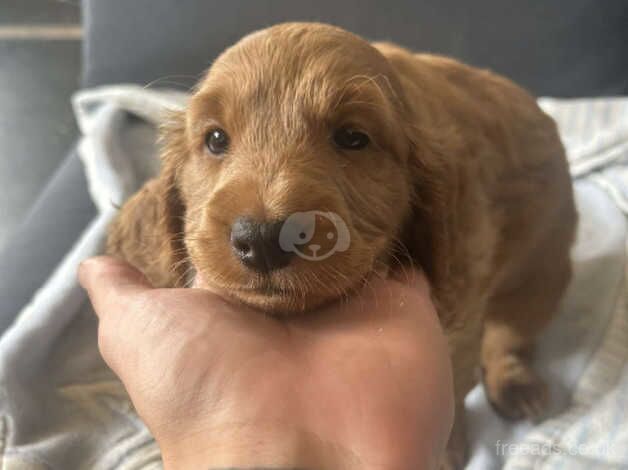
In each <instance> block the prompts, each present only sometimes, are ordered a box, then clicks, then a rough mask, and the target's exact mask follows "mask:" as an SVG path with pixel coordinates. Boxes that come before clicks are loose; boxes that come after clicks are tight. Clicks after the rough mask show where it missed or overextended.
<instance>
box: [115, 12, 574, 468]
mask: <svg viewBox="0 0 628 470" xmlns="http://www.w3.org/2000/svg"><path fill="white" fill-rule="evenodd" d="M349 57H350V59H349ZM234 75H235V78H241V80H239V81H238V80H236V81H237V82H238V83H237V89H234V88H230V85H229V81H230V80H233V79H234ZM231 86H233V84H232V85H231ZM251 108H252V109H251ZM242 109H247V110H248V112H246V113H243V112H242ZM369 113H370V114H369ZM252 116H253V117H252ZM255 116H258V117H259V116H262V117H263V118H264V120H261V119H258V117H255ZM347 122H348V123H350V125H351V126H352V127H357V128H359V129H363V130H364V131H365V134H367V135H368V136H369V137H370V143H371V145H370V146H368V147H365V148H364V149H361V153H359V155H358V152H353V151H351V152H345V151H344V150H343V151H339V150H338V149H333V148H331V147H329V140H328V137H327V136H328V135H330V133H331V134H332V135H333V132H334V129H337V128H339V127H342V126H346V125H347V124H346V123H347ZM218 125H219V126H220V128H221V129H222V128H225V129H228V131H229V133H230V134H229V135H230V139H229V145H230V147H229V152H228V153H227V155H226V156H225V157H222V156H221V157H220V161H216V159H214V158H213V157H208V156H207V155H206V153H207V152H206V150H203V139H204V137H203V136H204V135H206V134H207V132H208V129H215V127H211V126H218ZM164 139H165V151H164V158H163V168H162V173H161V175H160V177H159V178H158V179H156V180H154V181H152V182H149V183H147V185H146V186H145V187H144V189H142V191H140V192H139V193H138V194H137V195H135V196H134V197H133V198H132V199H131V200H130V201H129V202H127V203H126V204H125V206H124V207H123V209H122V211H121V214H120V216H119V217H118V219H117V220H116V221H115V222H114V224H113V226H112V228H111V233H110V236H109V240H108V251H109V252H110V253H113V254H117V255H120V256H122V257H124V258H125V259H127V260H128V261H130V262H131V263H133V264H134V265H136V266H137V267H138V268H140V269H141V270H143V271H144V273H145V274H146V275H147V276H148V277H149V279H150V280H151V281H152V282H153V283H155V284H156V285H159V286H182V285H185V283H186V282H187V281H188V280H189V279H190V276H193V275H194V273H198V274H199V275H201V276H202V278H203V280H204V281H208V283H209V285H210V286H211V288H212V289H213V290H215V291H218V292H221V293H223V294H224V295H230V296H232V297H236V299H238V300H240V301H243V302H245V303H248V304H251V305H254V306H256V307H258V308H262V309H265V310H271V311H276V312H281V313H289V312H292V311H302V310H308V309H311V308H313V307H316V306H317V305H320V304H321V303H323V302H327V301H330V300H333V299H334V298H337V297H339V296H341V295H344V294H345V293H347V292H348V291H350V290H351V289H352V288H354V287H356V286H359V285H360V282H361V281H362V280H363V279H364V277H365V276H366V275H367V274H368V273H369V272H370V271H373V270H378V269H379V267H380V266H381V265H382V264H384V265H394V264H395V263H396V261H398V260H399V259H400V258H404V257H406V258H407V257H408V255H409V257H410V258H411V260H412V261H413V262H414V263H416V264H417V265H419V266H421V267H422V268H423V269H424V270H425V271H426V272H427V274H428V276H429V278H430V281H431V283H432V286H433V296H434V299H435V302H436V304H437V307H438V311H439V314H440V316H441V320H442V323H443V325H444V327H445V330H446V332H447V334H448V337H449V340H450V345H451V351H452V362H453V365H454V376H455V385H456V395H457V396H456V400H457V403H458V404H459V409H458V410H457V420H456V425H455V427H454V430H453V432H452V437H451V445H450V452H449V455H448V460H447V463H446V465H449V466H452V467H455V466H460V465H462V463H463V461H464V458H465V456H464V453H465V452H464V448H465V446H464V441H465V437H464V421H463V412H462V404H463V399H464V396H465V395H466V393H467V392H468V391H469V389H470V388H471V387H472V386H473V385H474V383H475V370H476V368H477V366H478V365H480V364H481V365H482V371H483V380H484V383H485V385H486V388H487V392H488V396H489V398H490V400H491V402H492V403H493V404H494V405H495V407H496V408H497V410H498V411H500V412H501V413H502V414H504V415H506V416H509V417H513V418H519V417H524V416H528V417H531V416H536V415H537V414H538V412H539V411H540V409H541V408H542V406H543V404H544V400H545V389H544V385H543V383H542V382H541V381H540V380H539V379H538V378H537V376H536V375H535V374H534V372H533V371H532V370H531V369H530V367H529V354H530V352H531V348H532V345H533V342H534V339H535V337H536V336H537V335H538V333H539V331H540V330H541V329H542V328H543V327H544V326H545V325H546V323H547V322H548V321H549V319H550V318H551V316H552V314H553V313H554V312H555V311H556V308H557V305H558V302H559V300H560V297H561V295H562V293H563V291H564V289H565V287H566V285H567V283H568V280H569V276H570V264H569V247H570V244H571V242H572V238H573V233H574V227H575V222H576V216H575V209H574V204H573V197H572V190H571V183H570V178H569V173H568V170H567V164H566V160H565V155H564V150H563V147H562V145H561V142H560V139H559V136H558V133H557V130H556V126H555V124H554V122H553V121H552V120H551V119H550V118H549V117H548V116H547V115H545V114H544V113H543V112H542V111H541V110H540V109H539V108H538V106H537V104H536V102H535V100H534V99H533V98H532V97H530V96H529V95H528V94H527V93H526V92H524V91H523V90H522V89H520V88H519V87H517V86H516V85H514V84H513V83H511V82H510V81H508V80H506V79H504V78H501V77H498V76H496V75H494V74H492V73H490V72H488V71H483V70H478V69H475V68H472V67H469V66H466V65H463V64H461V63H458V62H456V61H454V60H451V59H447V58H444V57H438V56H432V55H426V54H412V53H410V52H409V51H407V50H404V49H402V48H399V47H397V46H394V45H391V44H374V45H372V46H371V45H369V44H368V43H366V42H364V41H363V40H361V39H359V38H357V37H356V36H353V35H351V34H350V33H347V32H345V31H342V30H339V29H337V28H333V27H329V26H325V25H317V24H287V25H279V26H276V27H273V28H270V29H268V30H265V31H262V32H258V33H255V34H253V35H251V36H249V37H247V38H245V39H244V40H243V41H241V42H240V43H239V44H237V45H236V46H234V47H233V48H231V49H229V50H228V51H227V52H225V54H223V56H221V57H220V58H219V59H218V60H217V62H216V64H214V66H213V67H212V69H211V70H210V72H209V74H208V76H207V77H206V78H205V80H204V81H203V82H202V83H201V85H200V86H199V89H198V91H197V92H196V93H195V96H194V98H193V99H192V102H191V104H190V106H189V109H188V110H187V111H186V113H185V114H181V115H177V116H175V117H174V119H173V123H171V124H170V125H169V126H168V128H167V129H166V132H165V136H164ZM314 209H322V210H331V211H333V212H335V213H337V214H339V215H340V216H341V217H342V218H343V219H345V220H346V221H347V223H348V226H349V232H350V235H351V242H352V245H351V248H350V249H349V250H348V251H347V252H345V253H339V254H336V255H334V256H335V258H333V257H332V258H333V259H332V258H330V260H329V261H325V262H321V263H318V264H316V263H312V262H310V263H309V264H308V262H306V261H304V260H294V261H292V262H291V264H290V265H289V266H288V267H286V268H283V269H281V270H278V271H274V272H272V273H266V274H258V273H251V272H250V270H246V269H243V268H242V266H241V265H240V263H238V262H237V260H233V259H231V258H233V256H232V253H231V251H230V249H229V241H228V240H229V231H230V227H231V226H232V224H233V223H234V219H235V218H236V217H238V216H240V215H242V214H246V215H247V216H252V217H255V218H256V219H260V220H261V219H264V220H281V219H285V218H286V217H287V216H288V215H290V213H293V212H295V211H307V210H314ZM225 247H226V248H225ZM393 260H395V263H393ZM313 281H317V282H318V284H317V283H315V282H313ZM330 284H331V285H333V286H334V288H332V289H330V288H328V287H327V288H326V287H325V286H329V285H330ZM295 285H296V288H295ZM306 286H310V287H306ZM311 286H314V287H311ZM316 286H321V287H316ZM482 338H483V340H482Z"/></svg>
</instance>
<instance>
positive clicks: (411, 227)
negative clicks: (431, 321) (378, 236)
mask: <svg viewBox="0 0 628 470" xmlns="http://www.w3.org/2000/svg"><path fill="white" fill-rule="evenodd" d="M406 135H407V141H408V149H409V158H408V169H409V177H410V179H411V186H412V191H413V194H412V207H411V211H410V214H409V217H408V219H407V220H406V223H405V226H404V228H403V232H402V240H403V242H404V245H405V246H406V247H407V249H408V251H409V252H410V255H411V257H412V259H413V261H414V262H415V263H417V264H418V266H420V267H421V268H422V269H423V270H424V271H425V273H426V275H427V276H428V279H429V280H430V283H431V285H432V292H433V296H434V298H435V300H439V301H440V302H442V303H443V304H444V305H438V306H437V307H439V308H438V310H439V314H440V316H441V321H442V322H443V324H444V325H447V324H448V323H449V320H450V319H448V318H446V316H447V312H449V309H448V308H447V305H446V303H447V292H445V288H446V285H447V281H448V280H449V279H451V277H452V275H454V273H453V271H454V270H455V266H454V265H453V260H454V259H455V257H456V253H455V250H456V249H457V247H456V245H457V244H456V242H455V237H456V234H455V233H453V231H454V230H455V227H457V226H458V224H457V221H456V220H453V219H455V218H456V214H457V211H456V208H455V205H456V201H457V196H456V195H457V192H458V191H459V190H460V185H461V184H462V179H461V175H460V174H459V172H458V168H457V166H456V165H454V159H455V158H456V155H455V154H452V152H454V153H455V150H454V149H452V145H451V143H452V141H453V140H457V136H455V135H449V133H448V132H447V131H442V130H432V129H426V128H421V127H420V126H418V125H415V124H412V123H409V124H408V127H407V130H406ZM453 147H455V145H454V146H453Z"/></svg>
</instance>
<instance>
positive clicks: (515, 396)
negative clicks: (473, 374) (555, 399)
mask: <svg viewBox="0 0 628 470" xmlns="http://www.w3.org/2000/svg"><path fill="white" fill-rule="evenodd" d="M484 387H485V389H486V393H487V395H488V399H489V401H490V403H491V405H492V406H493V408H495V410H496V411H497V412H498V413H499V414H500V415H501V416H503V417H504V418H507V419H512V420H517V419H524V418H526V419H531V420H537V419H538V418H540V417H541V416H542V415H543V413H544V412H545V409H546V408H547V404H548V391H547V385H546V384H545V383H544V382H543V380H542V379H541V378H540V377H539V376H538V375H537V374H536V373H535V372H534V371H533V370H532V368H531V367H530V365H529V364H528V363H527V362H526V360H525V359H523V358H521V357H519V356H517V355H514V354H510V355H507V356H503V357H501V358H499V359H498V360H495V361H493V362H492V363H490V364H485V370H484Z"/></svg>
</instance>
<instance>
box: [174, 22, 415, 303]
mask: <svg viewBox="0 0 628 470" xmlns="http://www.w3.org/2000/svg"><path fill="white" fill-rule="evenodd" d="M400 113H401V101H400V96H399V88H398V85H397V84H396V82H395V81H394V76H393V73H392V70H391V68H390V66H389V64H388V63H387V61H386V59H385V58H384V57H383V56H381V55H380V54H379V52H377V51H376V50H375V49H374V48H372V47H371V46H370V45H369V44H368V43H366V42H365V41H363V40H361V39H359V38H357V37H356V36H354V35H352V34H350V33H347V32H345V31H342V30H339V29H336V28H333V27H329V26H323V25H312V24H309V25H305V24H288V25H279V26H276V27H273V28H270V29H268V30H264V31H261V32H258V33H254V34H252V35H250V36H248V37H246V38H244V39H243V40H242V41H240V42H239V43H238V44H236V45H235V46H234V47H232V48H230V49H228V50H227V51H226V52H225V53H224V54H223V55H222V56H221V57H219V58H218V60H217V61H216V63H215V64H214V65H213V66H212V68H211V69H210V71H209V73H208V74H207V76H206V77H205V79H204V80H203V81H202V82H201V83H200V85H199V87H198V89H197V91H196V93H195V94H194V95H193V97H192V98H191V101H190V104H189V106H188V108H187V110H186V113H185V126H184V130H183V131H182V132H184V137H183V138H182V142H183V144H182V145H183V147H184V149H182V150H183V151H182V152H181V157H180V159H179V160H180V161H179V162H178V163H177V170H176V171H177V177H176V184H177V187H178V191H179V194H180V198H181V200H182V205H183V207H185V215H184V220H185V226H184V230H183V233H184V243H185V247H186V250H187V253H188V254H189V262H190V263H191V264H192V265H193V268H194V270H195V272H196V275H197V276H198V277H199V278H200V279H201V280H202V284H203V285H205V286H207V287H208V288H209V289H211V290H214V291H216V292H219V293H221V294H222V295H228V296H231V297H235V298H237V299H238V300H241V301H243V302H245V303H247V304H250V305H253V306H255V307H258V308H262V309H264V310H267V311H272V312H275V313H289V312H295V311H302V310H305V309H310V308H313V307H316V306H318V305H320V304H322V303H324V302H326V301H328V300H331V299H334V298H338V297H339V296H342V295H343V294H344V293H346V292H347V291H348V290H350V289H351V288H352V287H355V286H356V285H358V284H359V283H360V281H361V280H362V279H363V278H364V277H365V275H367V274H368V273H369V272H371V271H372V270H374V269H377V264H378V263H382V262H385V261H386V259H387V256H388V254H389V250H390V249H391V246H392V245H393V243H394V240H395V237H396V236H397V235H398V231H399V228H400V226H401V225H402V221H403V219H404V217H405V215H406V214H407V211H408V207H409V198H410V183H409V178H408V172H407V168H406V167H407V158H408V156H407V155H408V144H407V141H406V139H404V136H403V131H402V128H401V125H400V120H401V119H402V118H401V114H400Z"/></svg>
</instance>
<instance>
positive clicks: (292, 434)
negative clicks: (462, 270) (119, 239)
mask: <svg viewBox="0 0 628 470" xmlns="http://www.w3.org/2000/svg"><path fill="white" fill-rule="evenodd" d="M79 279H80V282H81V284H82V285H83V286H84V287H85V288H86V289H87V292H88V294H89V296H90V298H91V300H92V303H93V305H94V309H95V311H96V313H97V315H98V317H99V319H100V322H99V330H98V341H99V347H100V350H101V353H102V356H103V358H104V359H105V361H106V362H107V364H108V365H109V366H110V367H111V368H112V369H113V371H114V372H115V373H116V374H117V375H118V376H119V377H120V379H121V380H122V382H123V383H124V385H125V386H126V389H127V391H128V393H129V396H130V397H131V400H132V401H133V403H134V405H135V407H136V410H137V412H138V413H139V415H140V416H141V417H142V419H143V420H144V422H145V423H146V425H147V426H148V428H149V429H150V431H151V432H152V433H153V435H154V437H155V439H156V440H157V443H158V444H159V446H160V449H161V451H162V456H163V460H164V465H165V467H166V468H167V469H168V468H171V469H175V468H186V469H187V468H209V469H213V468H222V467H230V468H239V467H243V468H244V467H246V468H258V467H269V466H272V467H273V468H282V467H286V468H288V467H289V468H315V469H322V468H326V469H387V470H388V469H409V468H436V467H437V466H438V464H439V461H440V458H441V456H442V454H443V452H444V448H445V445H446V442H447V437H448V435H449V431H450V429H451V425H452V421H453V392H452V378H451V366H450V363H449V356H448V351H447V344H446V340H445V338H444V336H443V333H442V330H441V328H440V324H439V322H438V318H437V315H436V313H435V310H434V307H433V305H432V304H431V302H430V299H429V288H428V286H427V282H426V280H425V278H424V277H423V276H422V275H421V274H419V273H412V274H410V279H408V280H407V281H406V282H399V281H396V280H380V279H374V280H372V282H371V283H370V284H369V285H368V286H367V287H366V288H365V289H363V290H362V291H361V292H360V293H358V294H357V295H355V296H354V297H353V298H351V299H350V300H349V301H348V302H342V303H341V302H339V303H337V304H336V305H332V306H329V307H327V308H324V309H322V310H321V311H317V312H313V313H312V314H305V315H300V316H295V317H291V318H285V319H277V318H272V317H269V316H267V315H264V314H261V313H260V312H258V311H254V310H251V309H249V308H247V307H244V306H240V305H233V304H231V303H228V302H226V301H225V300H223V299H221V298H219V297H217V296H215V295H213V294H211V293H210V292H208V291H206V290H202V289H154V288H152V286H150V284H149V283H148V281H147V280H146V279H145V278H144V277H143V276H142V275H141V274H140V273H139V272H138V271H136V270H135V269H133V268H132V267H130V266H129V265H128V264H126V263H124V262H122V261H119V260H116V259H113V258H109V257H99V258H92V259H90V260H87V261H85V262H84V263H83V264H82V265H81V267H80V269H79Z"/></svg>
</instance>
